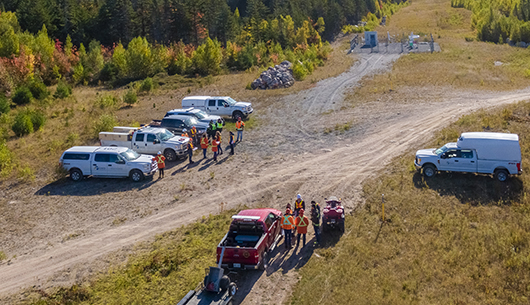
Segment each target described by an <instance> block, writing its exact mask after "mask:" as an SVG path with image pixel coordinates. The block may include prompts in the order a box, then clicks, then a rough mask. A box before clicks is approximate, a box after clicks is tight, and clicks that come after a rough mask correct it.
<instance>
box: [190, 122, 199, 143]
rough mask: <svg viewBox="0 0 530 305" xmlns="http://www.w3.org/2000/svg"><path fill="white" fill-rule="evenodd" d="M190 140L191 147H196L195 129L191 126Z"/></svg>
mask: <svg viewBox="0 0 530 305" xmlns="http://www.w3.org/2000/svg"><path fill="white" fill-rule="evenodd" d="M190 138H191V141H192V143H193V146H197V128H195V126H192V127H191V129H190Z"/></svg>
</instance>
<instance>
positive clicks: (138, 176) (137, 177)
mask: <svg viewBox="0 0 530 305" xmlns="http://www.w3.org/2000/svg"><path fill="white" fill-rule="evenodd" d="M129 177H131V180H132V181H134V182H140V181H142V180H144V173H142V172H141V171H139V170H137V169H133V170H132V171H131V174H130V175H129Z"/></svg>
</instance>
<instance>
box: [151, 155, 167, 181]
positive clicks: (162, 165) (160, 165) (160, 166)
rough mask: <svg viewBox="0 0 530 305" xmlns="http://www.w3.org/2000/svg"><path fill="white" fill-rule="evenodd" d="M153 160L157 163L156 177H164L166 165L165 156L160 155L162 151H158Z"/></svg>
mask: <svg viewBox="0 0 530 305" xmlns="http://www.w3.org/2000/svg"><path fill="white" fill-rule="evenodd" d="M152 160H153V161H156V164H157V165H158V179H160V178H164V168H165V167H166V162H164V161H166V157H164V155H162V152H161V151H159V152H158V154H156V156H155V157H154V158H153V159H152Z"/></svg>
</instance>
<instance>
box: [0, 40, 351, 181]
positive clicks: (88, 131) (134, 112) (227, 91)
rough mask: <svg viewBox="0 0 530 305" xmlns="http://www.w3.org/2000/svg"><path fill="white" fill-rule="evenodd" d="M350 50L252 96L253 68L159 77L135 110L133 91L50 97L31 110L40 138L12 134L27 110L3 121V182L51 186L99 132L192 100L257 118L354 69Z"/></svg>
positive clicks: (85, 90) (81, 91)
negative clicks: (212, 98) (244, 110)
mask: <svg viewBox="0 0 530 305" xmlns="http://www.w3.org/2000/svg"><path fill="white" fill-rule="evenodd" d="M348 46H349V44H348V39H339V40H338V41H337V42H336V43H335V44H334V50H333V52H332V53H331V56H330V58H329V60H328V61H327V62H326V65H325V66H323V67H319V68H317V69H316V70H315V71H314V72H313V74H312V75H309V76H308V77H307V78H306V80H304V81H300V82H296V83H295V85H294V86H293V87H291V88H288V89H279V90H258V91H253V90H246V89H245V87H246V84H248V83H249V82H251V81H252V80H253V79H255V78H256V77H257V76H259V73H260V71H262V69H258V68H253V69H251V70H249V71H246V72H241V73H233V74H228V75H219V76H215V77H212V76H209V77H204V78H186V77H182V76H180V75H174V76H168V75H167V74H159V75H156V76H155V77H153V80H154V82H155V84H156V85H157V88H156V89H154V90H153V91H151V92H147V93H142V94H139V96H138V99H139V103H138V104H136V105H134V106H127V105H126V104H125V103H123V96H124V94H125V93H126V92H127V90H128V88H127V87H123V88H118V89H114V90H109V89H107V88H105V87H83V86H81V87H77V88H75V89H74V92H73V96H71V97H68V98H66V99H64V100H59V99H54V98H52V97H49V98H47V99H45V100H44V101H33V102H32V104H31V105H29V107H30V108H35V109H40V110H42V111H43V112H44V113H45V116H46V124H45V125H44V127H43V128H41V129H40V130H39V131H36V132H35V133H32V134H30V135H27V136H24V137H20V138H17V137H15V135H14V133H13V132H12V131H10V130H11V126H12V124H13V120H14V117H15V116H16V113H17V112H18V111H21V110H22V109H23V108H21V107H19V108H17V109H13V110H12V111H11V112H10V113H8V114H3V115H1V116H0V144H1V140H2V138H3V137H4V136H5V137H6V138H7V148H8V150H6V149H5V148H4V149H2V146H1V145H0V169H2V172H1V173H0V181H10V182H21V183H31V182H32V181H35V178H37V180H45V181H53V180H55V179H57V178H60V177H61V176H62V175H64V173H62V172H61V171H59V170H58V166H57V165H58V161H59V157H60V155H61V153H62V152H63V151H64V150H65V149H67V148H69V147H71V146H73V145H93V144H97V143H98V138H97V134H98V131H101V130H104V129H108V128H112V126H113V125H118V124H120V125H139V124H141V123H149V122H150V121H151V120H153V119H160V118H162V117H163V116H164V114H165V113H166V112H167V111H168V110H170V109H174V108H180V107H181V100H182V98H183V97H184V96H187V95H228V96H232V97H234V98H235V99H237V100H243V101H250V102H252V103H253V107H254V109H255V111H256V115H255V116H257V115H259V112H260V109H262V108H264V107H267V106H269V105H271V104H274V103H275V102H277V101H278V100H279V99H280V98H281V97H282V96H285V95H288V94H292V93H296V92H298V91H300V90H304V89H307V88H310V87H312V86H314V84H315V83H316V82H317V81H319V80H321V79H324V78H327V77H332V76H336V75H338V74H340V73H342V72H344V71H346V70H347V69H349V68H350V67H351V65H352V63H353V61H354V58H353V56H347V55H346V52H345V50H346V49H347V47H348ZM50 90H51V92H52V93H53V92H54V91H55V89H54V88H50ZM255 116H254V117H255ZM258 124H259V120H255V119H251V121H250V122H249V123H248V126H247V127H249V129H250V128H252V127H256V126H258ZM229 127H230V125H229ZM234 130H235V128H234ZM225 137H228V135H226V136H225ZM98 145H99V144H98ZM6 160H7V162H6Z"/></svg>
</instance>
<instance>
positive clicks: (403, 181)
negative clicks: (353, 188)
mask: <svg viewBox="0 0 530 305" xmlns="http://www.w3.org/2000/svg"><path fill="white" fill-rule="evenodd" d="M529 113H530V103H519V104H516V105H512V106H508V107H506V108H504V109H498V110H496V111H492V112H484V111H482V112H478V113H474V114H472V115H468V116H464V117H462V118H460V119H459V120H458V121H457V122H456V123H454V124H453V125H452V126H450V127H448V128H446V129H444V130H442V131H440V132H439V133H438V135H437V138H436V139H435V140H433V141H432V142H431V143H429V144H428V145H426V146H425V147H434V146H439V145H442V144H445V143H446V142H447V141H455V140H456V137H458V135H459V134H460V133H461V132H463V131H483V130H491V131H501V132H504V131H508V130H509V131H511V132H514V133H518V134H519V136H520V140H521V149H522V153H523V164H526V165H528V164H530V135H528V133H527V130H528V128H530V115H529ZM413 159H414V152H412V151H411V152H408V153H406V154H404V155H403V156H401V157H398V158H396V159H395V160H394V162H393V163H392V164H393V165H391V166H389V167H388V169H387V170H385V171H384V172H383V173H382V175H381V176H379V177H377V178H374V179H371V180H369V181H367V182H366V183H365V184H364V186H363V197H364V198H365V205H364V206H363V207H362V208H360V209H359V210H356V211H355V212H354V213H353V215H351V216H348V217H347V222H346V224H347V229H346V233H345V235H344V236H343V237H342V238H341V239H340V241H339V242H338V243H337V244H336V246H335V247H329V248H328V247H326V248H323V249H317V250H316V251H315V253H316V254H318V256H313V257H312V258H311V260H310V261H309V263H308V264H307V265H306V266H304V267H303V268H302V269H301V270H300V274H301V276H302V278H301V280H300V282H299V283H298V284H297V286H296V287H295V289H294V292H293V296H292V298H291V300H290V304H310V303H319V304H528V298H529V296H530V273H529V272H528V268H530V259H529V258H530V243H529V242H528V241H529V240H530V214H529V212H530V199H529V198H528V196H527V193H528V187H527V186H528V185H529V183H530V175H529V174H528V171H526V172H525V173H524V174H523V175H522V176H520V177H517V178H512V179H511V180H509V181H508V182H507V183H501V182H498V181H496V180H494V179H493V178H491V177H488V176H478V175H473V174H458V173H453V174H439V175H437V176H436V177H434V179H427V180H426V179H424V178H423V177H422V176H421V175H419V174H418V173H417V172H416V171H415V169H414V167H413V164H412V163H413ZM381 194H385V199H386V203H385V214H386V217H387V219H390V221H389V222H388V223H385V224H384V225H381V222H380V218H381V212H382V208H381ZM327 246H332V245H327Z"/></svg>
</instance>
